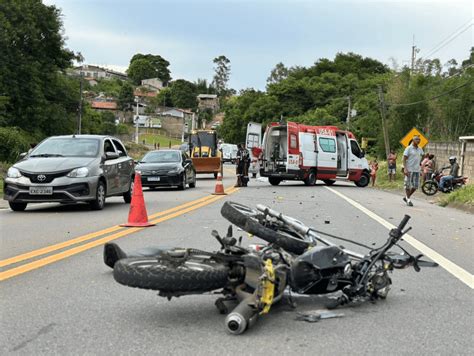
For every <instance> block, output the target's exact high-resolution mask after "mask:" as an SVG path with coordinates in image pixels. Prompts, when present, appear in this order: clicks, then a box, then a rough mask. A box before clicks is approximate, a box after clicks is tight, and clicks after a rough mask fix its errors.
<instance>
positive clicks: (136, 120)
mask: <svg viewBox="0 0 474 356" xmlns="http://www.w3.org/2000/svg"><path fill="white" fill-rule="evenodd" d="M135 102H136V103H137V116H136V117H135V143H138V96H136V97H135Z"/></svg>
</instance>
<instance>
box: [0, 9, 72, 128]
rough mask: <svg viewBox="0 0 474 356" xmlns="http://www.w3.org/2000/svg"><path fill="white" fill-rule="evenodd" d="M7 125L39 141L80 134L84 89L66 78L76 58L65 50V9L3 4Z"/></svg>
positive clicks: (1, 91)
mask: <svg viewBox="0 0 474 356" xmlns="http://www.w3.org/2000/svg"><path fill="white" fill-rule="evenodd" d="M0 28H1V29H2V30H1V31H0V48H1V50H0V96H1V97H2V98H3V99H2V106H3V109H1V108H0V119H1V120H2V122H1V124H2V125H4V126H17V127H20V128H22V129H25V130H28V131H29V132H35V133H36V135H37V136H38V137H41V136H44V135H45V134H56V133H57V134H59V133H70V132H72V131H71V130H73V129H74V125H73V123H74V120H75V116H76V112H77V104H78V101H79V100H78V96H79V88H78V83H77V80H72V79H65V78H64V75H63V74H61V72H62V71H64V70H65V69H66V68H68V67H69V66H70V65H71V64H72V60H73V59H74V58H75V57H76V55H75V54H74V53H73V52H72V51H70V50H68V49H66V48H65V44H64V38H63V37H62V23H61V13H60V10H59V9H57V8H56V7H55V6H46V5H44V4H43V3H42V2H41V1H40V0H22V1H20V0H6V1H1V2H0Z"/></svg>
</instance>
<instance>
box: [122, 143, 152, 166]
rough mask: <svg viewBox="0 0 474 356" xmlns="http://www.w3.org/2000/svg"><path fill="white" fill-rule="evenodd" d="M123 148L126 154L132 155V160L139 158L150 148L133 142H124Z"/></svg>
mask: <svg viewBox="0 0 474 356" xmlns="http://www.w3.org/2000/svg"><path fill="white" fill-rule="evenodd" d="M124 145H125V148H126V149H127V152H128V155H129V156H130V157H132V158H133V159H134V160H136V161H138V160H140V159H141V158H142V157H143V156H144V155H145V153H147V152H148V151H149V150H150V149H149V148H148V146H145V145H142V144H140V143H139V144H136V143H134V142H125V143H124Z"/></svg>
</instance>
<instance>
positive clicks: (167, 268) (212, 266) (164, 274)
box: [114, 256, 229, 293]
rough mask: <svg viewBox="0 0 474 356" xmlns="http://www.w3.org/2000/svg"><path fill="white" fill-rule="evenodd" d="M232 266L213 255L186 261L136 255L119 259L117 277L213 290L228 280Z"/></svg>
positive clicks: (158, 286)
mask: <svg viewBox="0 0 474 356" xmlns="http://www.w3.org/2000/svg"><path fill="white" fill-rule="evenodd" d="M228 274H229V269H228V268H227V266H226V265H224V264H222V263H219V262H217V261H215V260H214V259H212V257H210V258H205V259H203V258H194V257H193V256H190V257H189V258H187V259H184V260H182V261H179V260H177V261H172V260H170V259H169V258H164V257H162V256H159V257H157V258H150V257H136V258H126V259H122V260H119V261H118V262H117V263H116V264H115V267H114V279H115V280H116V281H117V282H118V283H120V284H123V285H125V286H128V287H134V288H141V289H152V290H159V291H161V292H168V293H170V292H171V293H173V292H178V293H183V292H184V293H194V292H209V291H212V290H216V289H220V288H223V287H225V286H226V285H227V284H228Z"/></svg>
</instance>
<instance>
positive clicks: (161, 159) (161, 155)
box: [142, 151, 181, 163]
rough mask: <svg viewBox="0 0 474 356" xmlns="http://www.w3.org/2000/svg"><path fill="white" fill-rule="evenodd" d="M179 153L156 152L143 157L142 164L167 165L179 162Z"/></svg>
mask: <svg viewBox="0 0 474 356" xmlns="http://www.w3.org/2000/svg"><path fill="white" fill-rule="evenodd" d="M180 158H181V153H180V152H177V151H156V152H150V153H148V154H146V155H145V157H143V159H142V162H143V163H167V162H180V161H181V159H180Z"/></svg>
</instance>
